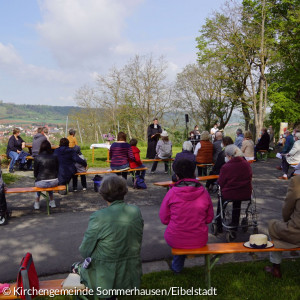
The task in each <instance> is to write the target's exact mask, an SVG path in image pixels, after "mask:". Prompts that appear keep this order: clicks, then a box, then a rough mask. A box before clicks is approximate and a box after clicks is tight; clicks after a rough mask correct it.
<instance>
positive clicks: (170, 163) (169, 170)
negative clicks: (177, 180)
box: [168, 160, 172, 175]
mask: <svg viewBox="0 0 300 300" xmlns="http://www.w3.org/2000/svg"><path fill="white" fill-rule="evenodd" d="M168 164H169V168H168V173H169V175H171V174H172V170H171V168H172V161H171V160H169V161H168Z"/></svg>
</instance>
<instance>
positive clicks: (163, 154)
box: [158, 142, 172, 159]
mask: <svg viewBox="0 0 300 300" xmlns="http://www.w3.org/2000/svg"><path fill="white" fill-rule="evenodd" d="M171 156H172V144H171V143H170V142H163V143H162V145H161V147H160V149H159V154H158V157H159V158H162V159H164V158H169V157H171Z"/></svg>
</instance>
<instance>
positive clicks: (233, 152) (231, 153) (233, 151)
mask: <svg viewBox="0 0 300 300" xmlns="http://www.w3.org/2000/svg"><path fill="white" fill-rule="evenodd" d="M225 162H226V163H225V164H224V165H223V166H222V168H221V171H220V175H219V179H218V184H219V186H220V188H221V192H222V199H223V201H226V200H231V201H232V202H233V205H232V207H233V208H232V210H233V211H232V224H231V226H238V225H239V219H240V211H241V202H242V201H243V200H250V199H251V194H252V169H251V167H250V164H249V163H248V162H247V160H246V159H245V157H244V155H243V152H242V151H241V150H240V149H239V148H238V147H237V146H236V145H228V146H226V148H225ZM219 213H220V202H218V210H217V215H219ZM217 226H218V232H222V223H221V219H220V218H217Z"/></svg>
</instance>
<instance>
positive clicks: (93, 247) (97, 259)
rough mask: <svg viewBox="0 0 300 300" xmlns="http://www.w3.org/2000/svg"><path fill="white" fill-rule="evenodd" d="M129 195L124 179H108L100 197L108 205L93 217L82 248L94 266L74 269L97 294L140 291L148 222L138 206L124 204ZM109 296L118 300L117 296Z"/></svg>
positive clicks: (83, 255) (81, 266)
mask: <svg viewBox="0 0 300 300" xmlns="http://www.w3.org/2000/svg"><path fill="white" fill-rule="evenodd" d="M127 192H128V189H127V186H126V181H125V180H124V179H123V178H121V177H119V176H116V175H110V176H106V177H104V179H103V181H102V183H101V187H100V195H101V196H102V197H103V199H104V200H105V201H106V203H107V205H108V206H107V207H106V208H103V209H100V210H98V211H96V212H94V213H93V214H92V215H91V217H90V220H89V225H88V228H87V230H86V232H85V234H84V238H83V240H82V243H81V245H80V247H79V251H80V254H81V255H82V257H83V259H86V258H89V260H90V264H89V266H88V267H87V268H85V267H84V264H81V263H75V264H73V266H72V272H73V273H79V274H80V281H81V282H82V283H83V284H84V285H85V286H86V287H88V288H89V289H93V291H94V295H97V291H98V289H99V288H100V289H101V290H102V291H114V290H127V289H139V288H140V284H141V277H142V262H141V254H140V253H141V246H142V238H143V227H144V220H143V218H142V215H141V211H140V209H139V208H138V207H137V206H135V205H129V204H126V203H125V202H124V196H125V195H126V193H127ZM100 297H101V296H100ZM103 297H104V298H105V296H103ZM108 297H110V298H109V299H111V300H112V299H117V298H116V295H109V296H108ZM95 298H96V297H95Z"/></svg>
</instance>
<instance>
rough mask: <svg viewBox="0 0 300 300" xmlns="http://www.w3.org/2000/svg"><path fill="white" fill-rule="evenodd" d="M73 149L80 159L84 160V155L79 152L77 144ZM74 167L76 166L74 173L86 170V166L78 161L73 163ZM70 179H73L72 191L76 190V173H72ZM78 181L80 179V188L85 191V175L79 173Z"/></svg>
mask: <svg viewBox="0 0 300 300" xmlns="http://www.w3.org/2000/svg"><path fill="white" fill-rule="evenodd" d="M73 149H74V151H75V152H76V154H77V155H78V156H79V157H80V158H81V159H83V160H85V161H86V159H85V157H84V155H83V154H82V153H81V149H80V147H79V146H75V147H74V148H73ZM75 167H76V173H85V172H86V170H87V167H86V166H83V165H82V164H79V163H75ZM72 179H73V180H72V181H73V192H77V186H78V175H73V177H72ZM80 181H81V186H82V190H83V191H86V189H87V183H86V175H80Z"/></svg>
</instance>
